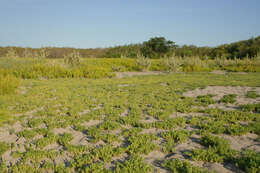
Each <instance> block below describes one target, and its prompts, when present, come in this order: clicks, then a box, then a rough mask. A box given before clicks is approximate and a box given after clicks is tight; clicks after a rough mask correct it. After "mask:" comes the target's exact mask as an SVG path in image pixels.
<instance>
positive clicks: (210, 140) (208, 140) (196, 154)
mask: <svg viewBox="0 0 260 173" xmlns="http://www.w3.org/2000/svg"><path fill="white" fill-rule="evenodd" d="M201 144H202V145H204V146H206V147H208V149H207V150H204V149H194V150H192V151H191V153H187V154H188V155H189V156H191V157H192V159H194V160H195V161H199V160H202V161H206V162H220V163H221V162H223V161H232V160H234V158H235V157H236V155H237V152H236V151H234V150H232V149H231V148H230V145H229V143H228V141H226V140H224V139H222V138H219V137H215V136H209V135H208V136H204V137H202V138H201Z"/></svg>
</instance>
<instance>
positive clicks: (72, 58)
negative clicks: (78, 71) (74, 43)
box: [64, 51, 81, 67]
mask: <svg viewBox="0 0 260 173" xmlns="http://www.w3.org/2000/svg"><path fill="white" fill-rule="evenodd" d="M80 58H81V57H80V54H79V52H76V51H74V52H72V53H70V54H68V55H65V56H64V62H65V63H66V64H68V65H69V66H72V67H75V66H79V65H80Z"/></svg>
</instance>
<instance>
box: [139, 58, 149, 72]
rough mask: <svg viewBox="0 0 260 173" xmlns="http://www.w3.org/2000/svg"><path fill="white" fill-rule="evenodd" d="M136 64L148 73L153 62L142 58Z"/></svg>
mask: <svg viewBox="0 0 260 173" xmlns="http://www.w3.org/2000/svg"><path fill="white" fill-rule="evenodd" d="M136 64H137V65H138V66H140V67H141V68H142V70H143V71H147V70H148V69H149V67H150V65H151V60H150V59H149V58H145V57H143V56H141V57H138V58H137V59H136Z"/></svg>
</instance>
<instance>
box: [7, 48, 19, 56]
mask: <svg viewBox="0 0 260 173" xmlns="http://www.w3.org/2000/svg"><path fill="white" fill-rule="evenodd" d="M5 56H6V57H7V58H17V57H18V55H17V53H16V51H15V49H14V48H9V49H8V51H7V53H6V55H5Z"/></svg>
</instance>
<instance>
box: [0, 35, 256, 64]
mask: <svg viewBox="0 0 260 173" xmlns="http://www.w3.org/2000/svg"><path fill="white" fill-rule="evenodd" d="M259 51H260V36H258V37H256V38H250V39H248V40H243V41H239V42H235V43H231V44H223V45H220V46H217V47H213V48H212V47H197V46H194V45H183V46H178V45H176V44H175V43H174V42H173V41H170V40H169V41H168V40H166V39H165V38H164V37H153V38H151V39H149V40H148V41H145V42H143V43H140V44H130V45H123V46H115V47H110V48H96V49H75V48H57V47H45V48H38V49H35V48H34V49H33V48H21V47H0V57H12V58H13V57H25V58H41V57H44V58H62V57H64V56H66V55H69V54H71V53H72V52H78V53H79V55H80V56H81V57H88V58H137V57H139V56H140V55H142V56H145V57H149V58H161V57H167V56H168V57H169V56H175V57H180V58H184V57H200V58H202V59H205V58H210V59H215V58H225V59H235V58H237V59H244V58H254V57H257V56H258V55H259ZM230 68H232V66H230Z"/></svg>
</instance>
